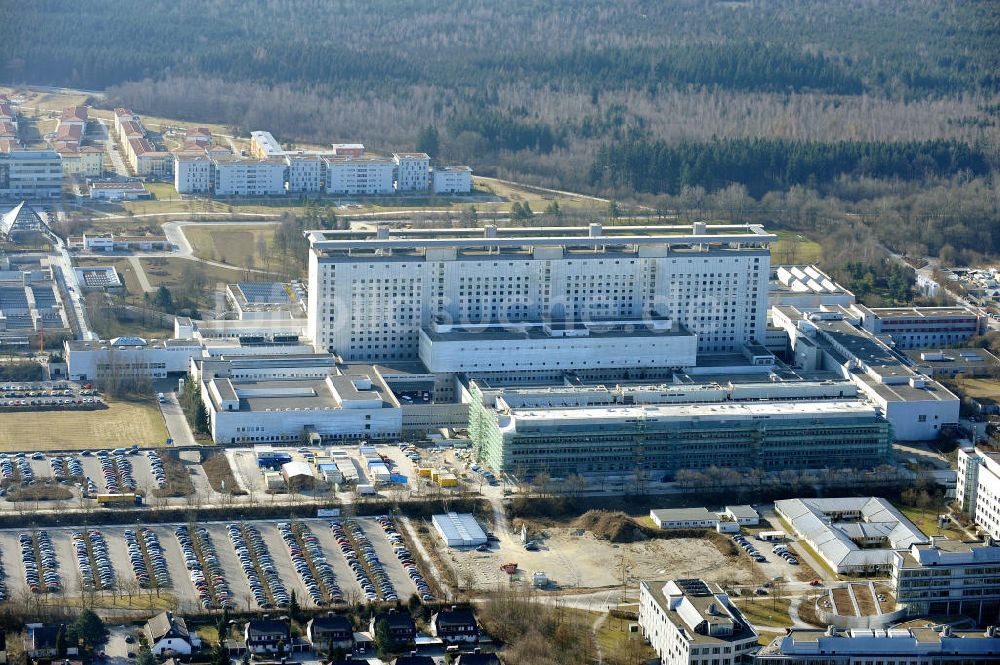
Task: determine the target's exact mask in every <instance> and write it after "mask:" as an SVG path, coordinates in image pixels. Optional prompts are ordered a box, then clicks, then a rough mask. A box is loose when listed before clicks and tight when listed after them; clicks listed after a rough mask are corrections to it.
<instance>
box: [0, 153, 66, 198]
mask: <svg viewBox="0 0 1000 665" xmlns="http://www.w3.org/2000/svg"><path fill="white" fill-rule="evenodd" d="M62 177H63V172H62V160H61V159H60V157H59V153H57V152H55V151H54V150H17V151H14V152H5V153H0V199H4V198H6V199H17V200H22V199H53V198H58V197H59V196H60V195H61V194H62Z"/></svg>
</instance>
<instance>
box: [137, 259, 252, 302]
mask: <svg viewBox="0 0 1000 665" xmlns="http://www.w3.org/2000/svg"><path fill="white" fill-rule="evenodd" d="M139 261H140V262H141V264H142V269H143V270H144V271H145V272H146V278H147V279H148V280H149V283H150V284H152V285H153V286H154V287H158V286H160V285H161V284H162V285H164V286H166V287H167V288H171V289H175V288H177V287H179V286H180V283H181V275H182V274H183V272H184V267H185V266H188V265H194V266H195V267H196V268H198V269H199V270H203V271H204V273H205V276H206V277H207V278H208V287H209V288H208V290H209V291H212V290H213V288H214V286H215V285H216V284H218V283H222V284H230V283H232V282H236V281H239V280H241V279H243V270H241V269H240V268H222V267H219V266H212V265H206V264H204V263H199V262H197V261H192V260H191V259H183V258H152V259H150V258H143V259H139ZM139 293H140V294H141V293H142V291H141V290H140V291H139Z"/></svg>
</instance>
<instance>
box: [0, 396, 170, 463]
mask: <svg viewBox="0 0 1000 665" xmlns="http://www.w3.org/2000/svg"><path fill="white" fill-rule="evenodd" d="M107 402H108V407H109V408H107V409H100V410H97V411H19V412H16V413H0V450H4V451H17V450H72V449H84V448H119V447H124V446H131V445H132V444H133V443H137V444H139V445H140V446H162V445H164V444H165V442H166V439H167V428H166V425H165V424H164V422H163V416H162V414H161V413H160V408H159V407H158V406H157V404H156V400H154V399H152V398H150V399H148V400H142V401H131V400H129V401H125V400H111V399H110V398H107Z"/></svg>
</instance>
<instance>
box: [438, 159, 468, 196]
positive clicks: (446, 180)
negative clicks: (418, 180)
mask: <svg viewBox="0 0 1000 665" xmlns="http://www.w3.org/2000/svg"><path fill="white" fill-rule="evenodd" d="M431 180H432V182H433V189H434V193H435V194H468V193H469V192H471V191H472V169H471V168H469V167H468V166H439V167H437V168H435V169H434V170H433V171H432V172H431Z"/></svg>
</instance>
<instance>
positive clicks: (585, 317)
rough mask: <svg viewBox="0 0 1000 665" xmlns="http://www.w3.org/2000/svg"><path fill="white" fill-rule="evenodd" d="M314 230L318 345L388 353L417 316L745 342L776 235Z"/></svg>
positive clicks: (312, 299)
mask: <svg viewBox="0 0 1000 665" xmlns="http://www.w3.org/2000/svg"><path fill="white" fill-rule="evenodd" d="M309 240H310V246H311V247H310V249H311V251H310V256H309V284H310V290H309V327H308V333H309V335H310V336H311V337H312V339H313V342H314V344H315V346H316V350H317V351H322V352H331V353H336V354H337V355H339V356H340V357H342V358H343V359H344V360H347V361H352V360H364V361H385V360H415V359H417V358H418V357H419V355H420V353H419V351H420V346H421V330H422V329H430V327H431V326H432V325H434V324H443V325H447V326H449V328H448V332H449V333H450V338H449V341H452V342H454V341H455V338H456V336H457V335H459V334H464V335H466V336H467V338H468V339H469V340H472V339H476V338H477V337H485V335H483V332H484V330H483V328H484V327H485V328H495V326H496V325H498V324H499V325H506V324H516V325H520V326H539V327H540V326H545V325H548V326H550V327H551V326H556V327H557V328H566V327H569V328H571V329H572V328H574V327H575V326H578V325H587V324H594V323H600V322H621V321H629V322H637V321H638V322H641V321H642V320H644V319H661V320H670V321H671V322H673V323H676V324H677V326H679V327H681V328H683V329H684V330H686V331H687V332H688V333H690V334H693V335H696V336H697V351H698V352H699V353H711V352H725V351H736V350H739V349H740V348H742V347H743V345H745V344H747V343H748V342H750V341H752V340H756V339H761V338H763V335H764V329H765V326H766V311H767V281H768V276H769V274H770V270H769V261H770V252H769V249H768V248H769V244H770V243H771V242H772V241H774V240H775V236H773V235H771V234H768V233H765V232H764V230H763V229H762V228H761V227H759V226H728V225H727V226H715V225H713V226H706V225H704V224H695V225H694V226H693V227H691V226H685V227H634V226H616V227H610V228H609V227H602V226H601V225H600V224H591V225H590V226H589V227H583V228H510V229H504V228H496V227H494V226H487V227H485V228H476V229H434V230H396V229H389V228H387V227H381V228H379V229H378V230H377V231H371V232H368V231H315V232H312V233H311V234H310V237H309ZM640 325H641V323H640ZM557 334H559V335H563V336H572V335H573V334H574V333H573V331H572V330H569V331H568V332H559V333H557ZM425 346H429V345H428V344H425ZM496 346H497V345H496V344H494V345H493V348H496ZM584 358H585V356H584V355H581V357H580V360H581V361H582V360H583V359H584ZM566 362H567V363H569V362H570V360H569V359H568V360H567V361H566ZM567 366H569V365H567Z"/></svg>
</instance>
